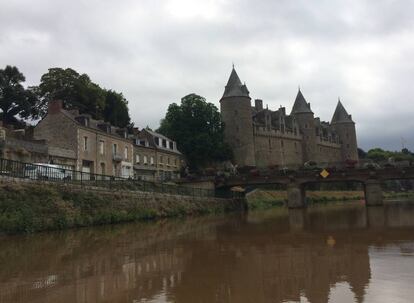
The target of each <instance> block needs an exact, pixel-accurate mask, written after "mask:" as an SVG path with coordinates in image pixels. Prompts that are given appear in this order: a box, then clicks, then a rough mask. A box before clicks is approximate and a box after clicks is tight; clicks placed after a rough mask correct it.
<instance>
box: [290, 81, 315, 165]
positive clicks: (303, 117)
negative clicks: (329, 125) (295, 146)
mask: <svg viewBox="0 0 414 303" xmlns="http://www.w3.org/2000/svg"><path fill="white" fill-rule="evenodd" d="M290 114H291V115H294V116H295V118H296V121H297V123H298V125H299V129H300V131H301V132H302V135H303V140H302V150H303V162H307V161H315V162H318V160H319V159H318V157H317V156H318V154H317V142H316V133H315V120H314V115H313V112H312V110H311V107H310V103H307V102H306V100H305V97H304V96H303V94H302V92H301V91H300V89H299V91H298V94H297V95H296V99H295V103H294V104H293V107H292V112H291V113H290Z"/></svg>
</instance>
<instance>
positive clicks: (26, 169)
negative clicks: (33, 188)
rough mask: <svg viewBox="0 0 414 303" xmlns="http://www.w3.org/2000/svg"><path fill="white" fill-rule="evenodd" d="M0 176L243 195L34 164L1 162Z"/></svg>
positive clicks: (187, 193) (169, 191)
mask: <svg viewBox="0 0 414 303" xmlns="http://www.w3.org/2000/svg"><path fill="white" fill-rule="evenodd" d="M0 176H6V177H11V178H24V179H29V180H38V181H50V182H57V183H69V184H77V185H81V186H92V187H102V188H110V189H115V190H130V191H144V192H156V193H166V194H173V195H184V196H197V197H217V198H234V197H235V196H239V195H240V193H232V192H222V191H217V192H216V191H215V190H209V189H203V188H191V187H185V186H178V185H173V184H166V183H156V182H149V181H141V180H135V179H127V178H121V177H114V176H108V175H99V174H93V173H86V172H82V171H75V170H70V169H66V168H62V167H59V166H58V165H53V164H33V163H25V162H20V161H13V160H8V159H1V158H0Z"/></svg>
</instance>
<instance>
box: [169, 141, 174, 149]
mask: <svg viewBox="0 0 414 303" xmlns="http://www.w3.org/2000/svg"><path fill="white" fill-rule="evenodd" d="M170 149H174V142H172V141H170Z"/></svg>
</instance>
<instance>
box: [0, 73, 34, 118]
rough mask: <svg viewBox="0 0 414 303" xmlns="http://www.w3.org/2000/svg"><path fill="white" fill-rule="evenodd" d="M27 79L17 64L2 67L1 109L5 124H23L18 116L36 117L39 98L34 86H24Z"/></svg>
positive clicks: (0, 84)
mask: <svg viewBox="0 0 414 303" xmlns="http://www.w3.org/2000/svg"><path fill="white" fill-rule="evenodd" d="M25 80H26V79H25V77H24V75H23V74H22V73H21V72H20V71H19V70H18V68H17V67H15V66H10V65H7V66H6V68H5V69H0V109H1V110H2V114H1V116H2V120H3V121H4V123H5V124H12V125H21V122H20V121H19V120H18V119H17V118H16V116H19V117H20V118H29V117H31V116H33V117H36V111H34V108H35V105H36V104H37V101H38V99H37V97H36V93H35V89H34V88H28V89H25V88H24V87H23V85H22V83H23V82H24V81H25Z"/></svg>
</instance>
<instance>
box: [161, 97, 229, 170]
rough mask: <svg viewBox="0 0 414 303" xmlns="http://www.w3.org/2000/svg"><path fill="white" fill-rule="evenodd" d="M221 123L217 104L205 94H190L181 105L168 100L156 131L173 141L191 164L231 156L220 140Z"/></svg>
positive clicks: (225, 158) (227, 147)
mask: <svg viewBox="0 0 414 303" xmlns="http://www.w3.org/2000/svg"><path fill="white" fill-rule="evenodd" d="M223 131H224V126H223V123H222V122H221V117H220V113H219V112H218V109H217V107H216V106H215V105H214V104H212V103H208V102H206V100H205V98H203V97H201V96H198V95H196V94H190V95H187V96H185V97H183V98H182V99H181V105H178V104H176V103H172V104H170V106H169V107H168V111H167V113H166V115H165V118H164V119H162V120H161V126H160V128H159V129H158V132H160V133H161V134H163V135H165V136H167V137H169V138H171V139H173V140H175V141H177V144H178V148H179V149H180V151H181V152H182V153H183V154H184V155H185V157H186V159H187V162H188V164H189V166H190V167H191V168H200V167H203V166H205V165H207V164H209V163H211V162H214V161H223V160H229V159H231V158H232V151H231V148H230V147H229V146H228V145H227V144H226V143H224V133H223Z"/></svg>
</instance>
